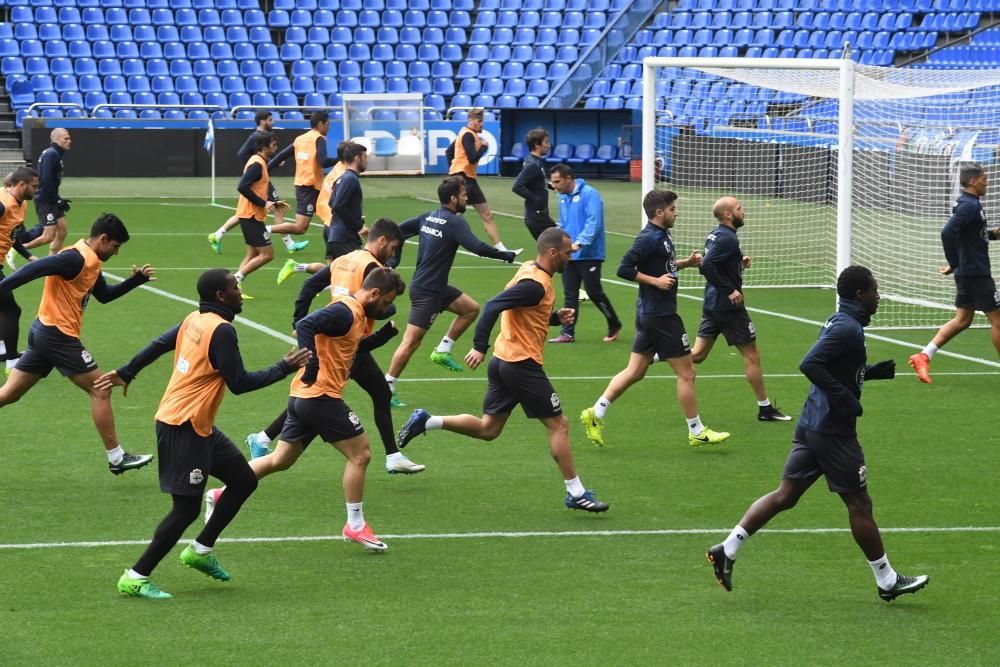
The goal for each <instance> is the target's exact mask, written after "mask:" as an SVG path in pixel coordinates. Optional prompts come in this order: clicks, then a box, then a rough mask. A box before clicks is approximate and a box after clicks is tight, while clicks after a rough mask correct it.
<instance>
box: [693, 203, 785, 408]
mask: <svg viewBox="0 0 1000 667" xmlns="http://www.w3.org/2000/svg"><path fill="white" fill-rule="evenodd" d="M712 215H714V216H715V219H716V220H718V221H719V226H718V227H716V228H715V229H713V230H712V231H711V233H709V235H708V238H707V239H705V253H704V254H703V255H702V258H701V266H699V267H698V270H699V271H701V275H703V276H705V300H704V303H703V304H702V310H701V325H699V327H698V338H697V339H695V342H694V348H693V349H692V350H691V360H692V361H694V363H696V364H700V363H701V362H703V361H705V359H707V358H708V354H709V352H711V351H712V346H713V345H715V339H716V338H718V337H719V334H722V335H723V336H725V338H726V343H728V344H729V345H731V346H735V347H736V349H737V350H739V351H740V354H741V355H742V356H743V369H744V373H745V374H746V378H747V382H749V383H750V387H751V388H752V389H753V393H754V395H756V397H757V419H758V420H760V421H762V422H787V421H791V420H792V418H791V417H789V416H788V415H785V414H782V412H781V411H780V410H778V408H776V407H775V406H773V405H771V401H770V400H769V399H768V398H767V390H766V389H764V371H762V370H761V367H760V352H758V351H757V329H756V328H755V327H754V324H753V321H752V320H751V319H750V315H749V314H748V313H747V307H746V303H745V302H744V299H743V271H744V270H745V269H749V268H750V263H751V260H750V257H749V256H748V255H744V254H743V250H741V249H740V241H739V239H738V238H737V237H736V232H737V231H739V229H740V227H742V226H743V224H744V213H743V205H742V204H740V200H739V199H737V198H736V197H722V198H721V199H719V200H718V201H717V202H715V205H714V206H713V207H712Z"/></svg>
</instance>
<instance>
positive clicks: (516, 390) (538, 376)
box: [483, 357, 562, 419]
mask: <svg viewBox="0 0 1000 667" xmlns="http://www.w3.org/2000/svg"><path fill="white" fill-rule="evenodd" d="M486 377H487V381H488V384H487V386H486V396H485V397H483V414H485V415H508V414H510V413H511V412H513V411H514V408H515V407H517V405H518V403H520V404H521V409H523V410H524V414H525V415H527V416H528V417H531V418H532V419H545V418H548V417H558V416H559V415H561V414H562V403H561V402H560V401H559V394H557V393H556V390H555V389H554V388H553V387H552V383H551V382H550V381H549V378H548V376H547V375H545V371H544V370H543V369H542V366H541V364H539V363H538V362H536V361H535V360H533V359H526V360H524V361H515V362H510V361H504V360H503V359H497V358H496V357H493V358H492V359H490V364H489V366H488V368H487V373H486Z"/></svg>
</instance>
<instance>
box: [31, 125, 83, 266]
mask: <svg viewBox="0 0 1000 667" xmlns="http://www.w3.org/2000/svg"><path fill="white" fill-rule="evenodd" d="M49 141H50V142H51V143H50V144H49V146H48V148H46V149H45V150H44V151H42V154H41V155H39V156H38V163H37V170H38V192H36V193H35V213H37V214H38V224H37V225H35V226H34V227H32V228H31V229H30V230H28V231H27V232H24V233H23V234H22V235H21V236H20V237H19V238H18V240H19V241H20V242H21V243H23V244H24V247H25V248H27V249H29V250H30V249H31V248H36V247H38V246H40V245H45V244H48V245H49V254H50V255H54V254H56V253H57V252H59V251H60V250H62V247H63V241H65V239H66V234H67V232H68V223H67V222H66V213H67V212H68V211H69V208H70V207H69V203H70V200H69V199H63V198H62V197H61V196H60V195H59V186H60V185H61V184H62V175H63V162H62V159H63V155H65V154H66V152H67V151H68V150H69V149H70V146H71V145H72V143H73V141H72V139H71V138H70V136H69V132H68V131H67V130H65V129H63V128H61V127H57V128H56V129H54V130H52V132H51V133H50V134H49Z"/></svg>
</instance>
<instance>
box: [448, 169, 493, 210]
mask: <svg viewBox="0 0 1000 667" xmlns="http://www.w3.org/2000/svg"><path fill="white" fill-rule="evenodd" d="M450 175H451V176H461V177H462V179H463V180H464V181H465V194H466V196H467V197H468V202H469V205H470V206H476V205H478V204H485V203H486V195H485V194H483V189H482V188H481V187H479V181H477V180H476V179H474V178H469V177H468V176H466V175H465V174H464V173H462V172H459V173H457V174H450Z"/></svg>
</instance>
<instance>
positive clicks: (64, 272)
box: [0, 248, 149, 303]
mask: <svg viewBox="0 0 1000 667" xmlns="http://www.w3.org/2000/svg"><path fill="white" fill-rule="evenodd" d="M83 267H84V259H83V255H81V254H80V253H79V251H77V250H75V249H73V248H70V249H68V250H64V251H63V252H61V253H59V254H58V255H49V256H48V257H40V258H39V259H36V260H35V261H33V262H28V263H27V264H25V265H24V266H22V267H21V268H19V269H18V270H17V271H15V272H14V273H12V274H11V275H9V276H8V277H7V278H5V279H4V280H2V281H0V294H4V293H7V294H9V293H10V292H12V291H14V290H16V289H17V288H18V287H20V286H22V285H25V284H27V283H30V282H31V281H32V280H35V279H37V278H41V277H43V276H60V277H61V278H64V279H65V280H73V279H74V278H76V277H77V276H78V275H80V272H81V271H83ZM148 280H149V278H147V277H146V276H144V275H143V274H142V273H141V272H137V273H136V274H135V275H134V276H132V277H131V278H128V279H127V280H123V281H122V282H120V283H118V284H117V285H108V283H107V281H105V280H104V275H103V274H102V275H100V276H98V277H97V282H96V283H94V288H93V289H92V290H91V292H90V293H91V294H92V295H93V296H94V298H95V299H97V300H98V301H100V302H101V303H108V302H109V301H114V300H115V299H117V298H119V297H122V296H124V295H126V294H128V293H129V292H131V291H132V290H134V289H135V288H136V287H138V286H139V285H142V284H143V283H145V282H147V281H148Z"/></svg>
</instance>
